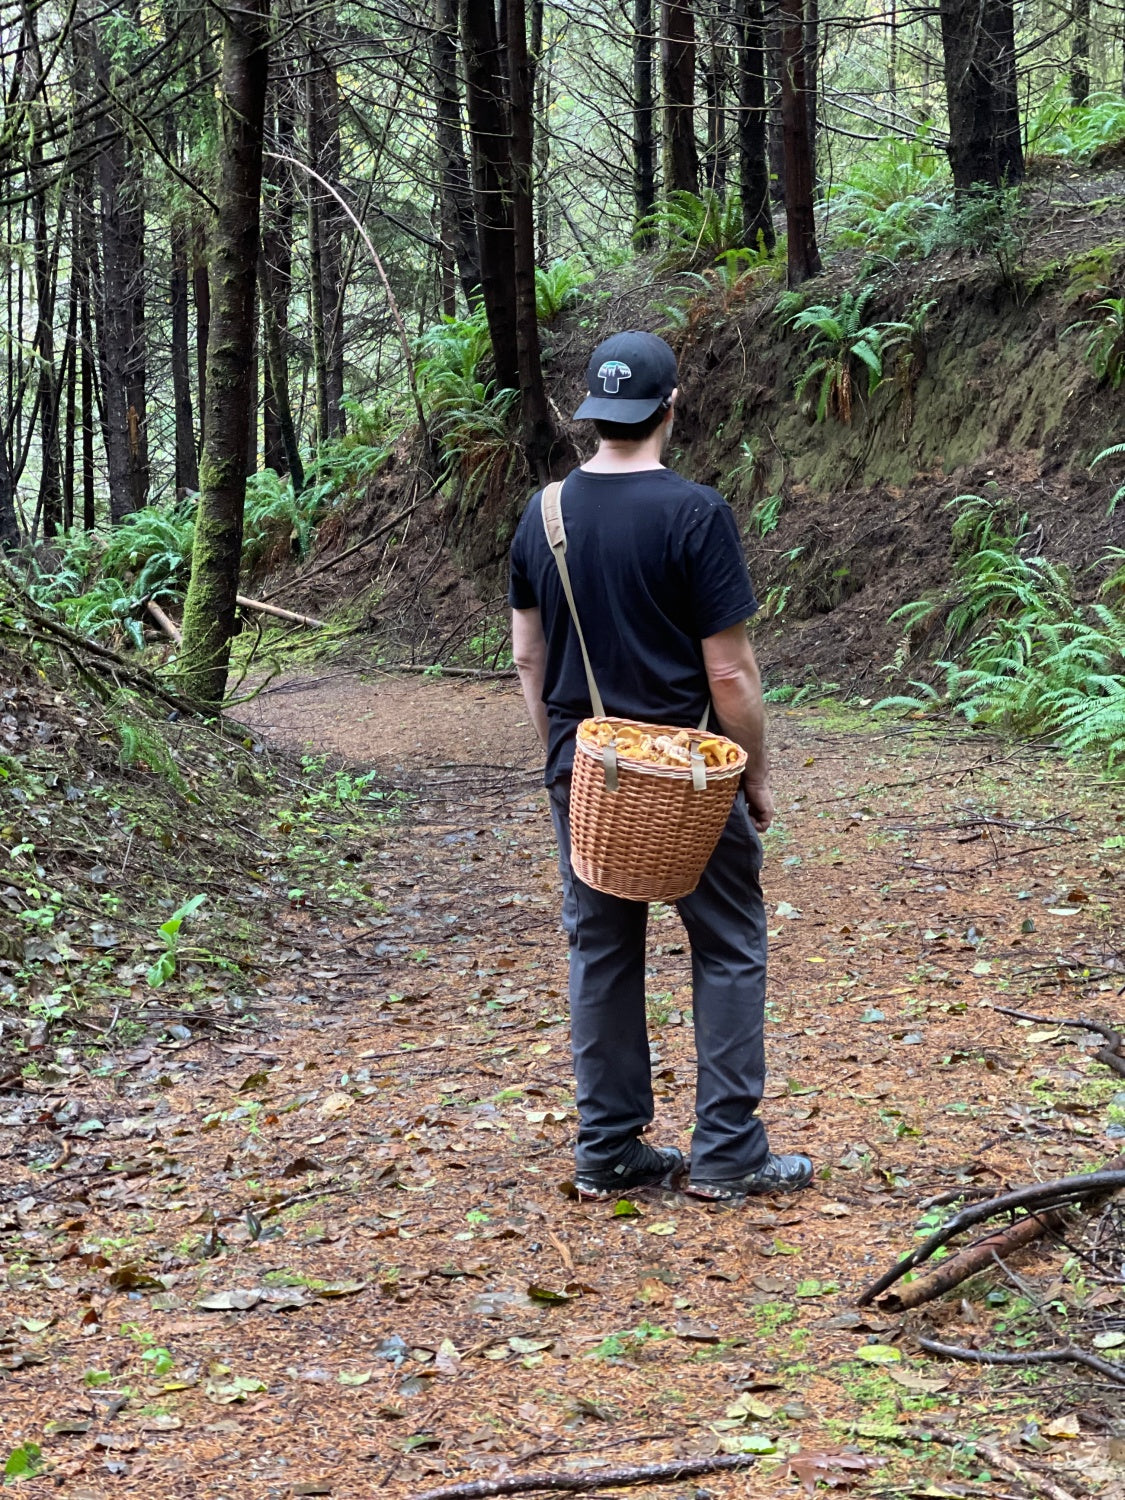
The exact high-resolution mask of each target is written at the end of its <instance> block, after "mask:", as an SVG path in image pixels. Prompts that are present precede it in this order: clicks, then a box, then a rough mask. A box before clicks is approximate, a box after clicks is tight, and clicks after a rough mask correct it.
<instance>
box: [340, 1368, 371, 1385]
mask: <svg viewBox="0 0 1125 1500" xmlns="http://www.w3.org/2000/svg"><path fill="white" fill-rule="evenodd" d="M336 1378H337V1380H338V1381H339V1382H340V1384H341V1385H366V1384H367V1382H368V1381H369V1380H370V1379H371V1371H370V1370H341V1371H340V1373H339V1375H338V1376H337V1377H336Z"/></svg>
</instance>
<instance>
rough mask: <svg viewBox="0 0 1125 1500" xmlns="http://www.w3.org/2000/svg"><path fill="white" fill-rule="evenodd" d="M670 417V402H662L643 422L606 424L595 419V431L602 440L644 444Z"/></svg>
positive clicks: (597, 418) (599, 419)
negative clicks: (667, 417)
mask: <svg viewBox="0 0 1125 1500" xmlns="http://www.w3.org/2000/svg"><path fill="white" fill-rule="evenodd" d="M667 415H668V402H667V401H662V402H661V403H660V405H659V406H658V407H657V408H656V410H655V411H654V412H653V413H652V415H651V416H648V417H646V418H645V419H644V421H643V422H606V421H604V420H603V419H602V418H601V417H595V418H594V429H595V431H596V432H597V434H598V436H599V437H601V438H609V439H610V440H611V441H616V442H619V443H643V442H644V440H645V438H646V437H649V436H650V435H651V434H652V433H654V432H655V431H656V429H657V428H658V427H659V426H660V424H661V422H663V420H664V418H665V417H666V416H667Z"/></svg>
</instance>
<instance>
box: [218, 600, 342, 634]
mask: <svg viewBox="0 0 1125 1500" xmlns="http://www.w3.org/2000/svg"><path fill="white" fill-rule="evenodd" d="M235 600H236V602H237V603H238V605H239V606H240V607H241V608H242V609H256V610H258V611H259V613H260V614H263V615H274V616H276V618H277V619H279V620H291V621H292V622H293V624H294V625H306V626H307V627H308V628H309V629H310V630H323V629H324V621H323V620H317V619H314V618H313V616H312V615H298V614H294V613H293V611H292V610H291V609H282V607H281V605H280V604H266V603H265V601H264V600H262V599H248V598H247V597H246V595H245V594H236V595H235Z"/></svg>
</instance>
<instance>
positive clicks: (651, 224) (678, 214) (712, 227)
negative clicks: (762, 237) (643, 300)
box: [634, 188, 746, 267]
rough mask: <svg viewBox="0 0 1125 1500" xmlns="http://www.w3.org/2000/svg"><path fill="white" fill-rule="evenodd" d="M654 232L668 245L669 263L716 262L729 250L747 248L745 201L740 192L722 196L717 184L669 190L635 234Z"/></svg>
mask: <svg viewBox="0 0 1125 1500" xmlns="http://www.w3.org/2000/svg"><path fill="white" fill-rule="evenodd" d="M654 236H658V237H659V238H660V239H662V240H663V241H664V242H665V243H666V245H667V250H666V251H665V253H664V255H663V257H662V262H663V264H664V265H665V266H669V267H671V266H706V265H713V264H714V262H715V261H716V260H717V259H718V258H719V256H721V255H723V254H725V252H726V251H728V250H745V249H746V246H745V245H744V244H743V222H742V204H741V201H740V199H739V198H738V195H737V194H731V195H730V196H729V197H727V198H722V197H720V195H719V194H718V193H716V192H715V190H714V189H713V188H705V189H704V191H703V192H702V193H701V194H698V195H696V194H695V193H684V192H677V193H669V195H668V197H667V198H663V199H661V201H660V202H659V203H657V204H656V206H655V207H654V208H653V210H652V212H651V213H649V214H646V215H645V217H644V218H643V219H641V220H640V222H639V223H638V225H637V228H636V231H635V235H634V238H635V239H636V240H638V241H639V242H641V243H647V242H648V241H650V240H651V239H652V238H653V237H654Z"/></svg>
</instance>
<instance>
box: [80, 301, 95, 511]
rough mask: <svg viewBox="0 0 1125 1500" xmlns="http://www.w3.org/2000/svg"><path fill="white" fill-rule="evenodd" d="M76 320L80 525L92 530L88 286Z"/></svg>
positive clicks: (92, 420)
mask: <svg viewBox="0 0 1125 1500" xmlns="http://www.w3.org/2000/svg"><path fill="white" fill-rule="evenodd" d="M79 322H80V323H81V328H82V526H83V529H84V530H86V531H93V529H94V527H95V526H96V525H97V520H98V517H97V507H96V499H95V494H96V492H95V488H94V427H95V425H96V423H97V420H98V409H97V403H96V400H95V397H94V352H93V346H94V328H93V320H92V319H91V316H90V299H89V295H88V286H87V287H86V288H84V289H83V293H82V306H81V308H80V310H79Z"/></svg>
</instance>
